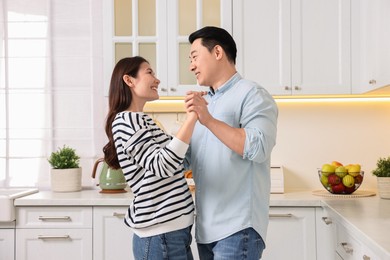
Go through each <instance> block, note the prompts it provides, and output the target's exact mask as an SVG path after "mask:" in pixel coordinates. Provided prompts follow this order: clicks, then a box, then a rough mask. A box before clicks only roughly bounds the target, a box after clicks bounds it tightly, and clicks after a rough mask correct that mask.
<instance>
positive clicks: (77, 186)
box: [50, 168, 82, 192]
mask: <svg viewBox="0 0 390 260" xmlns="http://www.w3.org/2000/svg"><path fill="white" fill-rule="evenodd" d="M81 172H82V171H81V168H72V169H51V173H50V177H51V190H52V191H54V192H73V191H81Z"/></svg>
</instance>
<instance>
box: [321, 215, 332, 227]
mask: <svg viewBox="0 0 390 260" xmlns="http://www.w3.org/2000/svg"><path fill="white" fill-rule="evenodd" d="M322 221H324V222H325V224H326V225H330V224H332V219H330V218H328V217H322Z"/></svg>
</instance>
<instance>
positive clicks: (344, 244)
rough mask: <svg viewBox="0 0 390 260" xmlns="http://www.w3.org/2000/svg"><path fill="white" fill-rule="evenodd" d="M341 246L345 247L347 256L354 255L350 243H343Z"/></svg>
mask: <svg viewBox="0 0 390 260" xmlns="http://www.w3.org/2000/svg"><path fill="white" fill-rule="evenodd" d="M340 244H341V246H342V247H343V249H344V251H345V252H346V253H347V254H351V255H352V253H353V248H352V247H350V246H349V245H348V243H346V242H341V243H340Z"/></svg>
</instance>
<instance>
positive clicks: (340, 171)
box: [335, 166, 348, 178]
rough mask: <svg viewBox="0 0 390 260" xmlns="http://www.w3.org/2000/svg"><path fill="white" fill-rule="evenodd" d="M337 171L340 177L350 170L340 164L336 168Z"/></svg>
mask: <svg viewBox="0 0 390 260" xmlns="http://www.w3.org/2000/svg"><path fill="white" fill-rule="evenodd" d="M335 173H336V175H337V176H339V177H340V178H343V177H344V176H345V175H347V174H348V171H347V169H345V167H344V166H339V167H337V168H336V170H335Z"/></svg>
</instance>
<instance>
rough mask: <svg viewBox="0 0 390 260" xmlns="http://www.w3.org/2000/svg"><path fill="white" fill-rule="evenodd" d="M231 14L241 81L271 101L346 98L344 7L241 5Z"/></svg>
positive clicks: (338, 2) (300, 2) (303, 1)
mask: <svg viewBox="0 0 390 260" xmlns="http://www.w3.org/2000/svg"><path fill="white" fill-rule="evenodd" d="M233 10H234V13H235V15H234V17H235V20H234V33H235V35H234V36H235V38H236V39H237V42H238V49H239V52H240V53H241V55H242V56H243V57H242V60H240V68H239V69H240V70H241V71H242V73H243V75H244V77H246V78H248V79H251V80H254V81H256V82H258V83H259V84H260V85H261V86H263V87H265V88H266V89H267V90H268V91H269V92H270V93H271V94H273V95H305V94H349V93H351V50H350V44H351V19H350V1H348V0H281V1H267V0H245V1H241V2H240V3H237V5H235V6H234V7H233ZM236 18H237V20H236Z"/></svg>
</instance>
